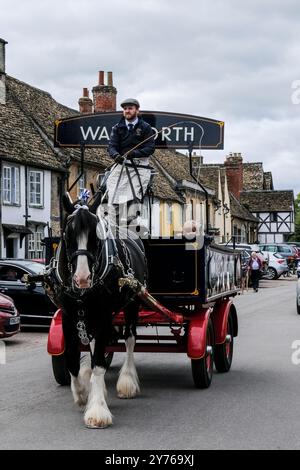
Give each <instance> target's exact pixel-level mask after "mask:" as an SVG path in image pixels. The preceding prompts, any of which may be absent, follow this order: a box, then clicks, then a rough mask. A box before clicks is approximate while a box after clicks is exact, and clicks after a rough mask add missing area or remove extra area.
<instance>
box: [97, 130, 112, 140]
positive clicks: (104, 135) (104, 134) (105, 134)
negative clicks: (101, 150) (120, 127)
mask: <svg viewBox="0 0 300 470" xmlns="http://www.w3.org/2000/svg"><path fill="white" fill-rule="evenodd" d="M101 139H106V140H109V135H108V132H107V129H106V127H102V131H101V132H100V135H99V137H98V140H101Z"/></svg>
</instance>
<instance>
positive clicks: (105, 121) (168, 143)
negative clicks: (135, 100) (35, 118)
mask: <svg viewBox="0 0 300 470" xmlns="http://www.w3.org/2000/svg"><path fill="white" fill-rule="evenodd" d="M140 115H141V116H142V118H143V119H144V120H145V121H146V122H148V123H149V124H150V125H151V126H152V128H153V130H154V131H155V133H157V135H156V137H155V143H156V147H157V148H176V149H180V148H188V147H189V145H190V143H192V144H193V147H194V148H195V149H197V148H201V149H215V150H216V149H223V148H224V122H223V121H217V120H214V119H209V118H204V117H198V116H192V115H187V114H176V113H167V112H162V111H141V112H140ZM121 117H122V112H113V113H96V114H84V115H83V114H80V115H79V116H73V117H70V118H65V119H57V120H56V121H55V128H54V145H55V146H56V147H79V146H80V145H82V144H85V146H86V147H107V144H108V141H109V136H110V132H111V129H112V127H113V126H114V125H115V124H116V123H117V122H119V120H120V119H121Z"/></svg>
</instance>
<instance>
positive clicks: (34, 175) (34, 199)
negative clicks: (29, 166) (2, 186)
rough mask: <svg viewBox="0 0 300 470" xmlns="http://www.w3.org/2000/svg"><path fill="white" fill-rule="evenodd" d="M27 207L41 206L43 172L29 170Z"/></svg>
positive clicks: (42, 201)
mask: <svg viewBox="0 0 300 470" xmlns="http://www.w3.org/2000/svg"><path fill="white" fill-rule="evenodd" d="M28 176H29V178H28V179H29V205H30V206H42V205H43V203H44V200H43V199H44V198H43V190H44V188H43V186H44V184H43V183H44V181H43V176H44V175H43V172H42V171H37V170H29V175H28Z"/></svg>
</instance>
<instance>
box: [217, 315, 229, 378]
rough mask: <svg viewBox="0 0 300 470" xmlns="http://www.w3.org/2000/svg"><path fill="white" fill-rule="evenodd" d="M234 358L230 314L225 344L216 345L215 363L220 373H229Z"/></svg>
mask: <svg viewBox="0 0 300 470" xmlns="http://www.w3.org/2000/svg"><path fill="white" fill-rule="evenodd" d="M232 357H233V321H232V317H231V315H230V314H229V315H228V320H227V333H226V339H225V343H223V344H216V345H215V350H214V361H215V366H216V369H217V371H218V372H228V371H229V370H230V368H231V364H232Z"/></svg>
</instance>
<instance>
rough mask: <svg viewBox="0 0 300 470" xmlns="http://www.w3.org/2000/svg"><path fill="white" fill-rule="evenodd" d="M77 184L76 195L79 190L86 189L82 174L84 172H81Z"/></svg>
mask: <svg viewBox="0 0 300 470" xmlns="http://www.w3.org/2000/svg"><path fill="white" fill-rule="evenodd" d="M78 176H79V175H78ZM77 185H78V195H77V196H78V197H79V196H80V193H81V191H83V190H84V189H86V187H85V174H84V173H83V174H82V175H81V177H80V178H79V180H78V183H77Z"/></svg>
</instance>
